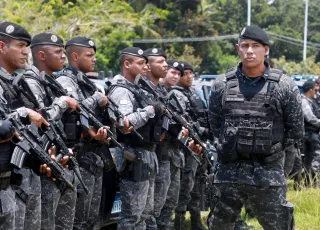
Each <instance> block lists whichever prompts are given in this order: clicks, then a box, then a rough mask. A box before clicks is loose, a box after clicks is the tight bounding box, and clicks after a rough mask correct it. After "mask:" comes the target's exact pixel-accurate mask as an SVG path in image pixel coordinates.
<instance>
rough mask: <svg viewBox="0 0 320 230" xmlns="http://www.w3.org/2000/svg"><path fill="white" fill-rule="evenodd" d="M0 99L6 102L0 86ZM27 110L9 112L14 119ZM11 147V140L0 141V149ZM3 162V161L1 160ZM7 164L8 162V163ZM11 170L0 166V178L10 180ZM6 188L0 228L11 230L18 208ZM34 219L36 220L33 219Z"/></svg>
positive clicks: (1, 200)
mask: <svg viewBox="0 0 320 230" xmlns="http://www.w3.org/2000/svg"><path fill="white" fill-rule="evenodd" d="M0 99H1V103H2V104H3V103H6V99H5V98H4V97H3V89H2V87H1V86H0ZM27 114H28V113H27V111H26V110H25V108H23V107H22V108H18V109H17V110H16V112H12V113H10V114H9V116H10V117H14V118H15V119H20V115H21V116H22V117H26V115H27ZM8 147H9V148H12V151H13V148H14V146H13V145H12V144H11V142H6V143H1V144H0V149H1V150H4V149H5V150H6V149H7V148H8ZM2 163H4V162H2ZM8 164H9V163H8ZM10 177H11V171H7V169H4V168H0V178H1V180H3V183H4V181H5V180H10ZM5 187H6V188H0V229H7V230H13V229H15V220H16V218H15V215H16V213H17V210H18V205H17V204H16V192H15V191H14V190H13V189H12V187H11V185H10V184H9V185H8V186H5ZM35 221H36V220H35Z"/></svg>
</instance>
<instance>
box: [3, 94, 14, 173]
mask: <svg viewBox="0 0 320 230" xmlns="http://www.w3.org/2000/svg"><path fill="white" fill-rule="evenodd" d="M0 106H1V110H2V111H4V112H5V113H7V114H9V113H10V111H9V109H8V107H7V101H6V100H5V99H4V98H2V97H1V96H0ZM0 119H2V120H4V119H5V118H4V117H2V116H1V117H0ZM14 147H15V146H14V144H13V143H12V142H11V141H9V142H5V143H1V144H0V172H6V171H9V170H11V169H12V165H11V164H10V160H11V156H12V152H13V149H14Z"/></svg>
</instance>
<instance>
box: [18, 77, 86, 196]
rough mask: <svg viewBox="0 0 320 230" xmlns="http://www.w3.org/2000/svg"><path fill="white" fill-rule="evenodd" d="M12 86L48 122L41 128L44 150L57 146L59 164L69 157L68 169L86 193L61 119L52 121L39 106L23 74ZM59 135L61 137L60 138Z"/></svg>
mask: <svg viewBox="0 0 320 230" xmlns="http://www.w3.org/2000/svg"><path fill="white" fill-rule="evenodd" d="M42 74H44V72H42ZM12 85H13V88H14V89H15V91H16V92H18V93H22V94H23V95H24V96H25V97H27V99H28V100H29V101H30V102H31V103H33V105H34V106H35V107H36V108H35V109H36V110H37V111H38V112H39V113H40V114H41V115H42V116H43V117H44V118H45V119H46V120H47V121H48V123H49V124H50V126H49V127H47V128H42V129H41V131H42V134H43V135H42V136H41V139H42V141H43V143H44V145H43V146H42V147H43V148H44V149H45V150H46V149H47V148H48V144H52V143H53V144H54V145H55V146H56V148H57V151H58V155H57V157H56V162H57V163H58V164H59V162H60V160H61V159H62V157H64V156H68V157H69V161H68V165H69V169H71V170H72V171H73V172H74V173H75V175H76V177H77V178H78V180H79V182H80V184H81V186H82V187H83V189H84V191H85V192H86V193H87V194H88V193H89V190H88V188H87V186H86V185H85V184H84V182H83V180H82V177H81V173H80V168H79V164H78V162H77V160H76V159H75V158H74V157H73V156H72V155H71V154H70V152H69V149H68V147H67V145H66V144H65V143H64V141H63V138H66V134H65V133H64V130H63V127H62V126H63V124H62V123H61V121H60V120H59V121H54V120H52V119H50V117H49V114H48V113H47V111H46V110H45V108H41V106H40V104H39V102H38V100H37V99H36V97H35V95H34V94H33V92H32V90H31V88H30V87H29V85H28V83H27V82H26V80H25V78H24V77H23V75H20V76H19V77H18V78H16V79H15V80H14V81H13V83H12ZM61 136H62V137H63V138H61Z"/></svg>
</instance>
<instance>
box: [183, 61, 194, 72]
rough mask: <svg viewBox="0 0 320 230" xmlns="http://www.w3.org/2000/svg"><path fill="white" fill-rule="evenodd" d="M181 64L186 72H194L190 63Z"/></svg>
mask: <svg viewBox="0 0 320 230" xmlns="http://www.w3.org/2000/svg"><path fill="white" fill-rule="evenodd" d="M180 63H181V65H182V66H183V68H184V70H187V69H189V70H191V71H192V72H193V67H192V65H190V64H189V63H188V62H185V61H181V62H180Z"/></svg>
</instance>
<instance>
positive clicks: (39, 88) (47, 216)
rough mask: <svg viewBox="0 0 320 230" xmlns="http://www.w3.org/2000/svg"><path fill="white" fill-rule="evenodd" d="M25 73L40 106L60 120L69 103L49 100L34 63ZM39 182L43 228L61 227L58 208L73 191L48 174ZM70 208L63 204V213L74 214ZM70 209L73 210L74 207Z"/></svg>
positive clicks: (68, 221) (59, 99)
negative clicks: (54, 180)
mask: <svg viewBox="0 0 320 230" xmlns="http://www.w3.org/2000/svg"><path fill="white" fill-rule="evenodd" d="M24 75H25V77H26V81H27V82H28V84H29V86H30V89H31V90H32V92H33V93H34V95H35V97H36V98H37V100H38V102H39V105H40V107H41V108H45V109H46V111H47V113H48V115H49V117H50V119H52V120H60V119H61V117H62V115H63V113H64V112H65V111H66V110H67V109H68V105H67V103H66V102H64V101H63V100H62V99H61V98H55V99H54V101H53V103H52V104H51V103H50V102H49V101H47V98H48V97H49V95H47V94H46V91H45V89H44V86H43V85H42V84H41V83H40V77H39V76H40V72H39V70H38V69H37V68H36V67H35V66H34V65H32V66H31V67H30V69H27V70H26V72H25V73H24ZM39 184H41V188H40V189H41V193H42V195H41V200H40V203H41V205H40V204H38V203H37V204H36V205H37V206H36V207H37V208H36V209H35V210H37V209H40V208H41V229H49V228H50V229H55V228H59V224H57V222H60V221H57V218H55V217H56V216H58V215H59V214H57V208H58V207H60V205H62V206H63V204H64V201H63V200H64V199H66V200H69V199H70V198H69V195H71V196H72V192H70V191H64V190H63V189H62V191H61V190H60V189H59V188H58V187H57V184H56V183H55V182H53V181H52V180H51V179H50V178H47V177H46V176H41V183H39ZM67 190H68V189H67ZM68 205H69V204H68ZM69 208H70V206H67V207H64V206H63V209H64V211H63V213H66V214H67V215H68V217H69V214H72V211H71V212H68V210H69ZM70 209H71V210H72V208H70ZM26 215H28V214H26ZM71 216H72V215H71ZM55 219H56V220H55ZM70 222H71V223H70ZM72 222H73V221H72V220H71V221H70V220H64V221H63V223H62V227H61V228H65V227H66V228H65V229H68V227H67V226H70V225H71V228H72ZM68 223H69V224H68ZM69 229H70V227H69Z"/></svg>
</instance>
